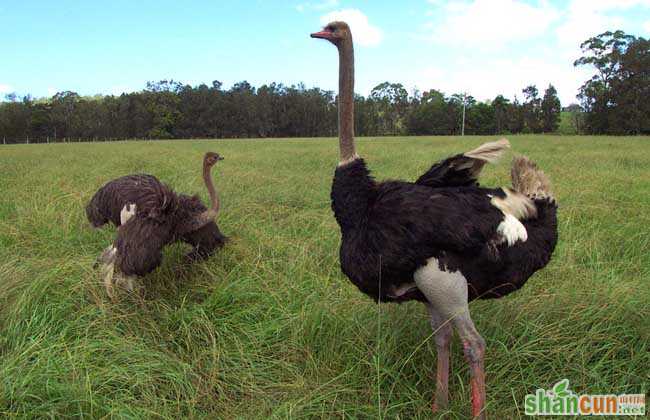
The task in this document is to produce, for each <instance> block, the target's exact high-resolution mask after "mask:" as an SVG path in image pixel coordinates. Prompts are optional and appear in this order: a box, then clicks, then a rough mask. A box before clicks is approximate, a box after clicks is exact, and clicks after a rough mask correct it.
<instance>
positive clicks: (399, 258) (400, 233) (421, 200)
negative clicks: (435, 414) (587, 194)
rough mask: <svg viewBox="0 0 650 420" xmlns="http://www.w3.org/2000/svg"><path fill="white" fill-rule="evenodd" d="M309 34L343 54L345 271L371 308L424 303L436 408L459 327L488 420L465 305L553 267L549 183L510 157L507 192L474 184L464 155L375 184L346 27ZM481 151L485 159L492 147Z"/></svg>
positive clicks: (476, 408) (442, 399)
mask: <svg viewBox="0 0 650 420" xmlns="http://www.w3.org/2000/svg"><path fill="white" fill-rule="evenodd" d="M311 36H312V37H313V38H322V39H326V40H328V41H330V42H331V43H333V44H334V45H335V46H336V47H337V48H338V51H339V97H338V112H339V146H340V163H339V165H338V167H337V168H336V171H335V174H334V181H333V184H332V192H331V198H332V209H333V211H334V216H335V218H336V220H337V222H338V224H339V226H340V228H341V236H342V238H341V248H340V262H341V269H342V271H343V273H345V275H346V276H347V277H349V278H350V280H351V281H352V283H354V284H355V285H356V286H357V287H358V288H359V289H360V290H361V291H362V292H363V293H365V294H367V295H368V296H370V297H371V298H373V299H375V300H376V301H381V302H403V301H407V300H418V301H421V302H423V303H425V304H426V306H427V308H428V311H429V314H430V318H431V325H432V327H433V329H434V333H435V342H436V346H437V353H438V364H437V380H436V393H435V397H434V403H433V406H432V408H433V410H434V411H435V410H436V409H441V408H444V407H446V406H447V404H448V377H449V342H450V339H451V335H452V326H453V327H454V328H455V329H456V331H457V332H458V334H459V336H460V339H461V340H462V343H463V349H464V353H465V358H466V360H467V362H468V364H469V366H470V372H471V381H470V383H471V396H472V414H473V416H475V417H478V418H485V417H486V415H485V412H484V407H485V373H484V352H485V342H484V340H483V338H482V337H481V336H480V335H479V333H478V332H477V330H476V328H475V327H474V323H473V322H472V319H471V317H470V313H469V307H468V302H469V301H471V300H473V299H476V298H496V297H501V296H504V295H506V294H508V293H510V292H513V291H515V290H517V289H519V288H520V287H521V286H523V284H524V283H525V282H526V280H527V279H528V278H529V277H530V276H531V275H532V274H533V273H534V272H535V271H537V270H539V269H541V268H542V267H544V266H545V265H546V264H547V263H548V262H549V260H550V258H551V254H552V253H553V250H554V248H555V244H556V242H557V219H556V209H557V206H556V204H555V201H554V198H553V196H552V194H551V191H550V183H549V181H548V179H547V177H546V176H545V175H544V173H543V172H541V171H540V170H538V169H537V167H536V166H535V164H534V163H532V162H531V161H530V160H528V159H527V158H525V157H521V158H517V159H515V160H514V163H513V167H512V172H511V177H512V184H513V185H512V188H480V187H478V185H476V183H475V181H476V179H475V177H476V174H477V173H478V171H477V170H476V169H474V165H473V164H470V162H472V160H471V159H468V160H467V161H466V164H465V165H460V167H461V168H460V169H461V170H454V168H453V166H454V165H455V164H454V162H458V163H460V162H462V161H463V160H462V158H461V159H454V158H452V159H451V161H446V162H442V163H441V164H438V165H434V167H432V168H431V170H429V172H427V173H426V174H425V175H423V176H422V177H421V178H420V179H419V180H418V181H417V182H415V183H412V182H405V181H387V182H376V181H375V180H374V179H373V177H372V176H371V175H370V172H369V170H368V169H367V167H366V163H365V162H364V160H363V159H361V158H360V157H359V156H358V155H357V153H356V152H355V147H354V101H353V92H354V52H353V44H352V35H351V33H350V29H349V27H348V25H347V24H346V23H344V22H332V23H330V24H328V25H327V26H326V27H325V28H324V29H323V30H322V31H320V32H316V33H314V34H312V35H311ZM486 146H487V148H486V149H483V152H486V151H487V150H488V149H489V150H491V151H487V155H489V154H490V153H493V152H494V151H495V150H496V149H498V147H490V146H488V145H486ZM493 146H494V145H493ZM479 149H481V148H479ZM479 149H477V151H478V152H479V153H478V155H481V151H480V150H479ZM487 155H486V157H487ZM475 157H476V156H475ZM456 158H458V157H456ZM479 160H480V159H479ZM484 160H488V161H489V160H490V159H489V158H487V159H484ZM474 162H477V160H476V159H475V160H474ZM450 166H451V168H450ZM463 166H464V169H463V168H462V167H463ZM477 166H479V168H478V169H480V166H482V163H478V162H477ZM450 169H451V170H450Z"/></svg>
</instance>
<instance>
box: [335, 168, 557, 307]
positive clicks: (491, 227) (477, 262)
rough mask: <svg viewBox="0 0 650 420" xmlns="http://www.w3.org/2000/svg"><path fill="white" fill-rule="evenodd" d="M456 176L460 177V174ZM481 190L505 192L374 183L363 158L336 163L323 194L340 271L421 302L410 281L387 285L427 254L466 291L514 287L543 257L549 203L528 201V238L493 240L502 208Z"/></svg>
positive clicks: (380, 293)
mask: <svg viewBox="0 0 650 420" xmlns="http://www.w3.org/2000/svg"><path fill="white" fill-rule="evenodd" d="M434 172H435V171H434ZM438 173H440V172H438ZM434 178H435V177H430V178H429V180H430V183H431V184H432V185H439V184H438V183H439V182H440V179H445V177H444V176H442V177H438V181H435V182H433V181H431V180H433V179H434ZM468 178H470V177H466V180H467V179H468ZM459 179H460V178H459ZM458 183H460V184H461V185H465V182H464V181H462V179H461V180H460V181H458ZM470 185H471V184H470ZM489 195H491V196H500V197H504V196H505V194H504V192H503V190H501V189H487V188H479V187H476V186H451V187H449V186H441V187H439V188H433V187H430V186H428V185H418V184H416V183H410V182H402V181H388V182H382V183H377V182H375V181H374V180H373V178H372V177H371V176H370V173H369V171H368V169H367V168H366V164H365V162H364V161H363V159H358V160H356V161H354V162H352V163H349V164H348V165H345V166H342V167H338V168H337V169H336V172H335V175H334V182H333V185H332V193H331V198H332V209H333V210H334V215H335V217H336V220H337V221H338V223H339V225H340V227H341V235H342V241H341V248H340V262H341V269H342V271H343V273H345V274H346V275H347V276H348V277H349V278H350V279H351V281H352V282H353V283H354V284H355V285H356V286H357V287H358V288H359V289H360V290H361V291H362V292H363V293H365V294H366V295H368V296H370V297H371V298H373V299H374V300H376V301H377V300H381V301H382V302H387V301H397V302H401V301H405V300H411V299H415V300H419V301H423V302H425V301H426V299H425V298H424V296H423V295H422V294H421V292H419V291H418V290H417V289H414V290H412V291H410V292H408V293H406V294H405V295H402V296H394V295H393V294H392V292H393V291H394V290H395V289H396V288H398V287H399V286H402V285H404V284H407V283H411V282H413V274H414V272H415V271H416V270H417V269H418V268H420V267H422V266H424V265H425V264H426V262H427V259H429V258H431V257H435V258H436V259H438V261H439V262H440V264H444V265H445V267H446V269H447V270H460V271H461V272H462V274H463V275H464V276H465V277H466V278H467V281H468V284H469V288H470V291H469V292H470V299H475V298H477V297H499V296H503V295H505V294H508V293H510V292H512V291H513V290H516V289H518V288H519V287H521V286H522V285H523V284H524V283H525V281H526V280H527V279H528V277H530V275H532V274H533V273H534V272H535V271H536V270H538V269H540V268H542V267H543V266H544V265H546V263H547V262H548V260H549V259H550V255H551V253H552V251H553V249H554V247H555V243H556V241H557V233H556V229H555V224H556V221H555V204H554V203H550V202H548V201H538V202H536V205H537V207H538V210H539V216H538V218H537V219H533V220H528V221H525V222H524V225H525V226H526V228H527V230H528V240H527V241H526V242H523V243H522V242H518V243H516V244H515V245H514V246H512V247H508V246H507V245H506V244H503V245H496V244H495V242H494V239H495V235H496V227H497V226H498V225H499V223H501V222H502V221H503V217H504V216H503V213H502V212H501V211H500V210H499V209H497V208H496V207H494V206H493V205H492V204H491V203H490V199H491V198H490V196H489ZM380 284H381V288H380Z"/></svg>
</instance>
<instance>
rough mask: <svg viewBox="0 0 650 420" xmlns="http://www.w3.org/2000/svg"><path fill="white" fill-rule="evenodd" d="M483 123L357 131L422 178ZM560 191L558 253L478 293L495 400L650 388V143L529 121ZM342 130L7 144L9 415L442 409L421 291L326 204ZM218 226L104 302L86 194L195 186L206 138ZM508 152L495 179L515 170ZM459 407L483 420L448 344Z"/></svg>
mask: <svg viewBox="0 0 650 420" xmlns="http://www.w3.org/2000/svg"><path fill="white" fill-rule="evenodd" d="M488 139H491V138H487V137H483V138H479V137H466V138H454V137H421V138H380V139H361V140H360V141H359V145H358V149H359V152H360V153H361V154H362V155H363V156H364V157H366V159H367V160H368V162H369V164H370V167H371V168H372V169H373V170H374V173H375V174H376V176H377V177H378V178H380V179H383V178H404V179H411V180H413V179H415V178H416V177H417V176H418V175H419V174H421V173H422V172H423V171H424V170H426V169H427V168H428V166H429V165H430V164H431V163H432V162H433V161H435V160H437V159H439V158H442V157H445V156H448V155H450V154H452V153H457V152H460V151H464V150H468V149H469V148H472V147H475V146H477V145H478V144H480V143H481V142H482V141H485V140H488ZM510 140H511V143H512V145H513V149H514V150H515V151H517V152H521V153H524V154H527V155H529V156H530V157H531V158H533V159H534V160H535V161H537V162H538V163H539V164H540V166H541V167H543V168H544V169H545V170H546V172H547V173H548V174H549V175H550V177H551V179H552V181H553V182H554V186H555V190H556V195H557V197H558V200H559V203H560V210H559V228H560V242H559V244H558V247H557V249H556V252H555V255H554V259H553V261H552V262H551V264H550V265H549V266H548V267H547V268H546V269H545V270H543V271H541V272H539V273H538V274H536V275H535V276H534V277H533V278H532V279H531V280H529V282H528V283H527V285H526V287H524V288H523V289H522V290H521V291H519V292H517V293H515V294H512V295H510V296H508V297H506V298H504V299H500V300H490V301H478V302H474V303H472V304H471V311H472V314H473V318H474V320H475V323H476V325H477V328H478V329H479V331H480V332H481V333H482V335H483V337H484V338H485V339H486V341H487V355H486V363H487V385H488V405H487V409H488V412H489V414H490V415H491V416H492V418H497V419H509V418H519V417H523V398H524V395H525V394H526V393H528V392H533V391H534V390H535V389H536V388H538V387H542V388H549V387H551V386H552V385H553V384H554V383H555V382H557V381H558V380H560V379H562V378H568V379H569V380H570V384H571V389H572V390H573V391H575V392H578V393H625V392H628V393H641V392H644V393H646V394H647V393H648V391H649V388H650V387H649V383H650V376H649V372H650V370H649V369H648V367H649V366H650V353H649V349H650V321H649V317H650V287H649V281H650V227H649V226H650V138H648V137H646V138H639V137H637V138H613V137H553V136H513V137H510ZM336 147H337V146H336V142H335V141H334V140H333V139H317V140H310V139H292V140H233V141H228V140H224V141H160V142H132V143H124V142H118V143H95V144H90V143H86V144H57V145H17V146H5V147H2V146H0V417H9V418H13V417H16V418H19V417H20V418H23V417H27V418H65V417H83V418H102V417H104V418H105V417H115V418H176V419H179V418H185V417H190V418H227V419H230V418H241V419H249V418H250V419H266V418H269V417H273V418H307V417H309V418H311V417H315V418H332V417H346V418H380V417H381V418H391V419H394V418H400V419H410V418H431V417H432V416H431V414H430V411H429V407H430V401H431V397H432V393H433V390H434V386H435V360H436V359H435V345H434V343H433V340H432V337H431V330H430V328H429V324H428V320H427V317H426V311H425V310H424V307H422V305H420V304H417V303H409V304H404V305H381V306H377V305H375V304H374V303H373V302H371V301H370V300H369V299H368V298H367V297H365V296H364V295H362V294H360V293H359V292H358V291H357V289H356V288H355V287H354V286H353V285H352V284H351V283H350V282H349V281H348V280H347V279H346V278H345V277H344V276H343V275H342V274H341V273H340V270H339V266H338V243H339V231H338V226H337V225H336V222H335V220H334V218H333V217H332V214H331V211H330V208H329V188H330V182H331V178H332V172H333V168H334V165H335V164H336V160H337V148H336ZM208 150H214V151H217V152H219V153H221V154H222V155H224V156H225V158H226V160H224V161H223V162H220V163H219V164H218V165H217V167H216V169H215V171H214V173H215V180H216V184H217V186H218V189H219V190H220V192H221V196H222V199H223V207H222V215H221V216H220V218H219V224H220V226H221V228H222V230H223V231H224V233H226V234H227V235H229V236H230V237H231V238H232V241H231V242H230V244H229V245H228V246H227V248H225V249H224V250H223V251H222V252H220V253H219V254H218V255H215V256H214V257H212V258H210V259H209V260H207V261H205V262H202V263H199V264H196V265H193V266H187V265H183V264H181V261H182V255H183V254H184V253H185V252H186V249H185V248H184V247H183V246H181V245H177V246H172V247H169V248H168V249H167V252H166V258H165V260H164V264H163V266H162V267H161V268H160V269H159V270H157V271H156V272H154V273H152V274H151V275H149V276H148V277H146V278H145V279H144V281H143V283H144V284H145V288H146V294H145V297H144V298H143V299H141V298H136V297H133V296H131V297H130V296H123V297H122V298H121V300H120V302H119V303H117V304H113V303H110V301H109V300H108V299H107V297H106V295H105V291H104V289H103V287H102V285H101V283H100V278H99V274H98V273H97V272H96V271H94V270H93V269H92V264H93V262H94V259H95V257H96V256H97V255H98V253H99V252H100V251H101V250H102V248H103V247H105V246H106V245H107V244H108V243H109V242H110V241H111V240H112V238H113V236H114V230H113V229H109V228H107V229H104V230H102V231H93V230H91V229H90V228H89V227H88V225H87V222H86V219H85V214H84V207H85V204H86V202H87V201H88V200H89V199H90V197H91V196H92V194H93V193H94V191H95V190H96V189H97V188H98V187H100V186H101V185H103V183H105V182H106V181H108V180H109V179H111V178H114V177H117V176H120V175H124V174H128V173H134V172H148V173H151V174H154V175H156V176H158V177H159V178H160V179H162V180H164V181H166V182H167V183H169V184H171V185H172V186H173V187H174V188H175V189H176V190H177V191H183V192H200V193H201V196H202V197H203V198H204V200H205V199H207V194H206V193H205V191H204V188H203V187H202V184H201V178H200V161H201V158H202V154H203V152H205V151H208ZM507 162H508V160H506V161H504V163H502V164H500V165H497V166H494V167H490V168H487V169H486V171H485V173H484V176H483V183H484V184H488V185H509V177H508V173H509V165H508V164H507ZM452 352H453V356H452V377H451V382H450V390H451V401H452V403H451V407H450V411H449V412H447V413H445V415H444V416H443V418H452V419H456V418H458V419H463V418H467V417H468V416H469V411H470V410H469V409H470V402H469V389H468V384H469V382H468V381H469V377H468V371H467V368H466V366H465V363H464V360H463V357H462V350H461V347H460V345H459V343H458V341H457V339H456V340H455V341H454V343H453V345H452Z"/></svg>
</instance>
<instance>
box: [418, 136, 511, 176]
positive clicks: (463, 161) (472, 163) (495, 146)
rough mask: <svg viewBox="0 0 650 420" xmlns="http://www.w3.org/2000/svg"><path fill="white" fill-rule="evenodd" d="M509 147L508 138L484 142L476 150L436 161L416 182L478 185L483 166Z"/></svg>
mask: <svg viewBox="0 0 650 420" xmlns="http://www.w3.org/2000/svg"><path fill="white" fill-rule="evenodd" d="M509 147H510V143H509V142H508V140H506V139H501V140H498V141H494V142H489V143H484V144H482V145H480V146H479V147H477V148H476V149H474V150H471V151H469V152H466V153H462V154H458V155H455V156H452V157H449V158H447V159H444V160H442V161H440V162H437V163H434V164H433V165H432V166H431V168H429V170H428V171H426V172H425V173H424V174H423V175H422V176H420V178H418V180H417V181H415V183H416V184H418V185H423V186H425V187H431V188H440V187H469V186H474V185H477V184H478V182H477V180H478V176H479V174H480V173H481V170H482V169H483V166H485V164H486V163H494V162H496V161H497V160H498V159H499V158H500V157H501V155H502V154H503V152H505V150H506V149H507V148H509Z"/></svg>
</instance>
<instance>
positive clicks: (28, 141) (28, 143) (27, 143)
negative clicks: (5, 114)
mask: <svg viewBox="0 0 650 420" xmlns="http://www.w3.org/2000/svg"><path fill="white" fill-rule="evenodd" d="M27 144H29V136H27Z"/></svg>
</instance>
